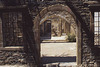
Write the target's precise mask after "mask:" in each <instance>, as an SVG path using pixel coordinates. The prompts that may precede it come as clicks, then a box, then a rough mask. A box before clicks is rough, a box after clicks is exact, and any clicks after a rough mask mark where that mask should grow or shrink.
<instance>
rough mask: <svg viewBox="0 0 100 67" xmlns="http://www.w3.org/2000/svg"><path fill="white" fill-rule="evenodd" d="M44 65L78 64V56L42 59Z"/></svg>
mask: <svg viewBox="0 0 100 67" xmlns="http://www.w3.org/2000/svg"><path fill="white" fill-rule="evenodd" d="M41 61H42V63H43V64H47V63H56V62H76V56H73V57H42V58H41Z"/></svg>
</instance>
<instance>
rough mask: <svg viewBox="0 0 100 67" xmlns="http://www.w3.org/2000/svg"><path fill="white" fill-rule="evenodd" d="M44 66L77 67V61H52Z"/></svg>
mask: <svg viewBox="0 0 100 67" xmlns="http://www.w3.org/2000/svg"><path fill="white" fill-rule="evenodd" d="M43 67H77V65H76V63H51V64H43Z"/></svg>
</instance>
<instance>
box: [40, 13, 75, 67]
mask: <svg viewBox="0 0 100 67" xmlns="http://www.w3.org/2000/svg"><path fill="white" fill-rule="evenodd" d="M60 13H61V12H59V13H58V15H61V14H60ZM64 13H65V12H64ZM66 14H67V15H66V16H67V18H66V19H65V18H63V17H61V16H63V15H61V16H58V15H57V14H55V15H54V16H53V17H50V15H48V16H49V18H47V19H44V18H43V19H42V21H43V20H44V21H43V22H40V39H41V41H40V42H41V45H40V46H41V60H42V64H43V65H44V66H54V65H56V66H76V65H77V64H76V56H77V54H76V50H77V49H76V25H73V24H74V22H75V21H74V19H73V18H72V16H71V15H70V14H69V13H66ZM46 17H47V16H46Z"/></svg>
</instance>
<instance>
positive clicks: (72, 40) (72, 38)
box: [66, 33, 76, 42]
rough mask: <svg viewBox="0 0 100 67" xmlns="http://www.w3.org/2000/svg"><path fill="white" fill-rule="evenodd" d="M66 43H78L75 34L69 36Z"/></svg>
mask: <svg viewBox="0 0 100 67" xmlns="http://www.w3.org/2000/svg"><path fill="white" fill-rule="evenodd" d="M66 41H68V42H76V36H75V35H74V34H70V33H69V34H68V35H67V36H66Z"/></svg>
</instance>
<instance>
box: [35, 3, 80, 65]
mask: <svg viewBox="0 0 100 67" xmlns="http://www.w3.org/2000/svg"><path fill="white" fill-rule="evenodd" d="M54 11H65V12H68V13H69V14H70V15H71V16H72V17H73V18H74V20H75V24H76V27H77V31H76V34H77V37H76V39H77V65H80V64H81V24H80V23H79V21H78V19H77V18H76V16H75V14H74V13H73V12H72V11H71V9H70V8H69V7H68V6H67V5H62V4H56V5H52V6H49V7H46V8H44V9H43V10H42V11H41V12H40V13H39V14H38V15H37V16H36V17H35V19H34V35H35V42H36V46H37V48H38V50H39V52H40V33H39V32H40V26H39V24H40V21H41V19H42V18H43V17H44V16H45V15H46V14H47V13H48V12H54Z"/></svg>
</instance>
